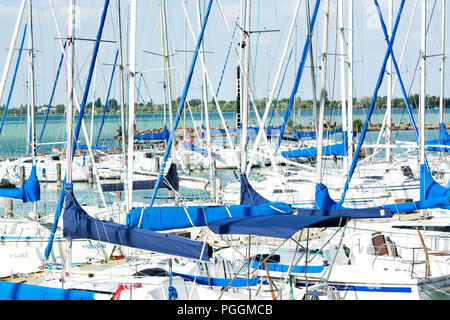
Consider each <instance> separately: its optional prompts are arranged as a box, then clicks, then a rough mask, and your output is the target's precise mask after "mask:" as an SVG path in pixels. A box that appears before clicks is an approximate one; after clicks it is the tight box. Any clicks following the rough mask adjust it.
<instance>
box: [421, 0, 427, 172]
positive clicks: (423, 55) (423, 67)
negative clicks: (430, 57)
mask: <svg viewBox="0 0 450 320" xmlns="http://www.w3.org/2000/svg"><path fill="white" fill-rule="evenodd" d="M426 18H427V4H426V0H422V17H421V21H422V30H421V49H420V54H421V60H420V104H419V114H420V115H419V119H420V149H419V163H420V165H423V164H425V92H426V90H425V88H426V87H425V72H426V49H427V47H426Z"/></svg>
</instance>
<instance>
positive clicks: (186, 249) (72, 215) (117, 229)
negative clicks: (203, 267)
mask: <svg viewBox="0 0 450 320" xmlns="http://www.w3.org/2000/svg"><path fill="white" fill-rule="evenodd" d="M65 195H66V205H65V210H64V215H63V219H64V228H63V235H64V237H69V238H71V239H90V240H95V241H101V242H107V243H111V244H116V245H120V246H126V247H131V248H136V249H142V250H148V251H152V252H158V253H162V254H168V255H174V256H179V257H184V258H188V259H195V260H204V261H209V246H208V244H207V243H206V242H201V241H194V240H190V239H186V238H183V237H179V236H175V235H167V234H162V233H158V232H154V231H150V230H146V229H141V228H135V227H132V226H129V225H122V224H118V223H115V222H113V221H102V220H98V219H94V218H92V217H91V216H89V215H88V214H87V213H86V211H84V210H83V208H81V206H80V205H79V204H78V202H77V200H76V199H75V197H74V195H73V192H72V191H71V190H68V189H66V190H65Z"/></svg>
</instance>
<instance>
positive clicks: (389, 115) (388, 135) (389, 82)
mask: <svg viewBox="0 0 450 320" xmlns="http://www.w3.org/2000/svg"><path fill="white" fill-rule="evenodd" d="M392 14H393V0H389V13H388V33H389V38H391V35H392V18H393V16H392ZM386 73H387V101H386V103H387V105H386V145H387V148H386V162H387V163H390V162H391V158H392V155H391V148H390V145H391V129H392V56H389V60H388V63H387V65H386Z"/></svg>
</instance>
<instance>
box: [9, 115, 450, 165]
mask: <svg viewBox="0 0 450 320" xmlns="http://www.w3.org/2000/svg"><path fill="white" fill-rule="evenodd" d="M366 112H367V111H366V110H362V109H356V110H354V116H353V117H354V119H361V120H363V121H364V119H365V117H366ZM384 113H385V110H384V109H376V110H375V111H374V113H373V115H372V118H371V123H372V124H375V123H381V122H382V120H383V117H384ZM260 114H262V113H261V111H260ZM223 115H224V119H225V121H226V122H227V123H228V124H229V126H230V127H231V128H233V127H235V123H236V113H235V112H224V113H223ZM449 116H450V111H449V110H447V112H446V115H445V119H450V117H449ZM283 117H284V111H278V112H275V114H274V116H273V118H272V122H271V125H272V126H279V125H281V124H282V122H283ZM311 117H312V110H296V112H295V114H294V113H292V115H291V119H294V123H295V124H296V125H298V124H302V125H308V124H309V120H310V119H311ZM414 117H415V120H416V123H418V119H417V112H415V114H414ZM102 118H103V116H102V115H95V116H94V121H93V131H94V137H93V143H94V144H95V142H96V141H97V136H98V132H99V129H100V126H101V122H102ZM325 118H330V119H331V123H334V122H336V124H337V125H339V124H341V111H340V110H326V111H325ZM392 118H393V122H395V123H399V122H403V123H409V118H408V115H407V112H406V111H405V110H403V109H394V110H393V115H392ZM166 119H167V122H168V116H167V117H166ZM84 120H85V122H86V127H87V130H88V132H89V134H90V130H91V115H90V114H85V116H84ZM201 120H202V115H201V114H200V113H199V112H195V113H192V116H191V114H190V113H189V112H186V118H184V114H183V115H182V117H181V121H180V125H179V127H182V126H184V127H187V128H192V127H193V126H194V125H196V126H199V125H200V124H201ZM252 120H256V117H255V114H254V113H252V114H251V116H250V121H252ZM35 121H36V128H37V130H36V137H37V139H38V140H39V137H40V134H41V130H42V126H43V123H44V116H43V115H37V116H36V120H35ZM437 121H438V109H429V110H428V112H427V122H433V123H437ZM219 124H221V125H222V123H221V119H220V116H219V113H218V112H214V113H213V115H212V117H211V119H210V125H211V128H217V126H218V125H219ZM65 126H66V125H65V116H64V115H50V116H49V118H48V121H47V124H46V127H45V131H44V133H43V136H42V141H41V142H42V143H50V144H45V145H41V146H40V148H39V151H41V152H51V150H52V147H53V145H56V146H57V147H58V148H60V149H61V148H62V147H63V144H61V142H65V141H66V129H65ZM119 126H120V115H118V114H107V115H106V116H105V123H104V125H103V129H102V132H101V136H100V140H99V146H106V147H111V146H112V145H113V139H112V137H113V136H115V135H117V130H118V128H119ZM163 126H164V115H163V114H138V115H136V128H137V129H138V130H146V129H148V128H162V127H163ZM167 127H168V128H169V125H167ZM222 127H223V126H222ZM428 135H429V136H430V139H434V138H436V137H437V130H434V131H431V132H429V133H428ZM26 136H27V121H26V116H8V117H7V119H6V121H5V125H4V128H3V132H2V134H1V135H0V157H17V156H23V155H25V154H26V152H27V139H26ZM372 136H376V134H375V133H373V132H372V133H370V132H369V134H368V136H367V140H366V141H373V140H371V138H372ZM398 139H400V140H402V139H403V140H409V141H413V140H414V134H413V132H412V131H403V132H399V133H398ZM79 141H80V142H79V143H81V144H86V142H85V139H84V135H83V132H82V131H81V132H80V136H79ZM55 142H56V144H52V143H55ZM58 143H59V144H58Z"/></svg>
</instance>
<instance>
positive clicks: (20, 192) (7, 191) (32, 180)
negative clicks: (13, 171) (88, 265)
mask: <svg viewBox="0 0 450 320" xmlns="http://www.w3.org/2000/svg"><path fill="white" fill-rule="evenodd" d="M0 197H2V198H12V199H19V200H22V201H23V202H30V201H31V202H36V201H39V200H41V187H40V185H39V180H38V177H37V175H36V166H33V167H32V169H31V172H30V176H29V177H28V179H27V180H26V181H25V183H24V184H23V186H22V187H20V188H0Z"/></svg>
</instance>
